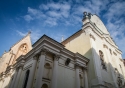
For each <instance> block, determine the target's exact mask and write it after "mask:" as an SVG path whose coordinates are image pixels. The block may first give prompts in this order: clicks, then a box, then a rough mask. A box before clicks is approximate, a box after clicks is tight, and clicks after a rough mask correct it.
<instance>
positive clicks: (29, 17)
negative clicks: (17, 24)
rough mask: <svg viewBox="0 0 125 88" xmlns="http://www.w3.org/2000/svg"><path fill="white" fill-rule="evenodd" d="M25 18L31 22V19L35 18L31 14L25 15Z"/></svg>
mask: <svg viewBox="0 0 125 88" xmlns="http://www.w3.org/2000/svg"><path fill="white" fill-rule="evenodd" d="M24 19H25V20H26V21H28V22H30V21H31V20H33V18H32V17H31V16H30V15H25V16H24Z"/></svg>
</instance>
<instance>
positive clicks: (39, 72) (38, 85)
mask: <svg viewBox="0 0 125 88" xmlns="http://www.w3.org/2000/svg"><path fill="white" fill-rule="evenodd" d="M46 53H47V50H46V49H42V50H41V52H40V56H39V63H38V69H37V73H36V82H35V88H41V86H42V77H43V71H44V63H45V58H46Z"/></svg>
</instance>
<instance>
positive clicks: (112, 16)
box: [24, 0, 125, 56]
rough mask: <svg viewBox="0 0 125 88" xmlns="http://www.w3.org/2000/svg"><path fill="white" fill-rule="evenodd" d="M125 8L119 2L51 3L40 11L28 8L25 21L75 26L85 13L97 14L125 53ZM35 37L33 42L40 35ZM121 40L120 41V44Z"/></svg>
mask: <svg viewBox="0 0 125 88" xmlns="http://www.w3.org/2000/svg"><path fill="white" fill-rule="evenodd" d="M73 2H76V4H73ZM110 2H111V3H110ZM124 6H125V2H122V1H119V2H118V1H117V0H110V1H109V0H103V1H102V0H77V1H75V0H74V1H73V0H70V2H64V1H62V2H58V3H54V2H50V3H48V4H41V5H40V6H39V8H38V9H34V8H31V7H28V11H27V14H26V15H25V16H24V19H25V20H26V21H28V22H30V21H33V20H40V22H41V23H42V24H43V25H48V26H57V25H58V24H65V25H68V26H69V25H70V26H71V25H72V26H73V25H74V26H75V25H79V23H81V21H82V15H83V12H84V11H87V12H90V13H92V14H97V15H99V16H100V17H103V18H104V19H105V20H107V21H106V23H107V24H106V27H107V29H108V30H109V32H110V34H111V36H112V37H113V39H114V40H115V41H116V43H117V44H118V46H120V49H122V51H124V52H125V49H124V48H121V46H122V45H123V44H124V43H123V42H125V39H124V37H125V35H124V31H125V30H124V28H125V26H124V24H125V21H124V20H123V18H121V16H125V9H124ZM103 11H104V13H105V14H104V13H103ZM41 20H42V21H41ZM33 35H34V39H33V40H34V41H35V40H36V39H37V38H38V37H39V36H37V35H39V33H38V32H36V33H35V34H33ZM35 36H36V37H35ZM56 39H57V38H56ZM119 39H120V41H119V42H118V40H119ZM57 40H59V39H57ZM124 56H125V54H124Z"/></svg>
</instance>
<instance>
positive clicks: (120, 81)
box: [117, 74, 122, 87]
mask: <svg viewBox="0 0 125 88" xmlns="http://www.w3.org/2000/svg"><path fill="white" fill-rule="evenodd" d="M117 84H118V86H119V87H121V86H122V79H121V77H120V74H119V75H118V78H117Z"/></svg>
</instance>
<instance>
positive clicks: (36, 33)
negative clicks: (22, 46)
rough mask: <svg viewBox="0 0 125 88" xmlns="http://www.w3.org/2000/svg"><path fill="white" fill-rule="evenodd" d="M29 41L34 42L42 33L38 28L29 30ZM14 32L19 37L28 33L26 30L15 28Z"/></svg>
mask: <svg viewBox="0 0 125 88" xmlns="http://www.w3.org/2000/svg"><path fill="white" fill-rule="evenodd" d="M30 31H31V41H32V42H33V43H34V42H36V41H37V40H38V39H39V38H40V37H41V36H42V35H41V34H42V33H41V31H40V30H38V29H37V30H31V29H30ZM16 32H17V33H18V34H19V35H20V36H21V37H24V36H26V35H27V34H28V32H22V31H19V30H16Z"/></svg>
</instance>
